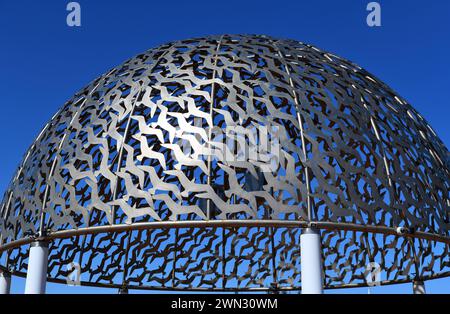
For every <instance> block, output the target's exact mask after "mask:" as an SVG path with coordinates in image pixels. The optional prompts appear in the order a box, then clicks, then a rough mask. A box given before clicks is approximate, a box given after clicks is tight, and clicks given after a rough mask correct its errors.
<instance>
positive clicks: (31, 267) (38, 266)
mask: <svg viewBox="0 0 450 314" xmlns="http://www.w3.org/2000/svg"><path fill="white" fill-rule="evenodd" d="M47 263H48V243H47V242H44V241H35V242H33V243H31V245H30V253H29V257H28V270H27V281H26V284H25V294H45V286H46V283H47Z"/></svg>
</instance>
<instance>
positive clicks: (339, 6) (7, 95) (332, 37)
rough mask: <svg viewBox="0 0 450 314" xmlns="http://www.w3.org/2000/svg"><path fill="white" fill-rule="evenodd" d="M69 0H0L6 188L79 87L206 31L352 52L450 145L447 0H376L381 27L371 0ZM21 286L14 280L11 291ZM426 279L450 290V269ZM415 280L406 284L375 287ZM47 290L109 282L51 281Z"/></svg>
mask: <svg viewBox="0 0 450 314" xmlns="http://www.w3.org/2000/svg"><path fill="white" fill-rule="evenodd" d="M69 2H70V1H67V0H46V1H35V0H34V1H31V0H30V1H23V0H0V95H1V98H0V103H1V109H2V114H1V115H0V141H1V144H2V147H3V148H2V154H0V165H1V170H0V193H1V194H3V191H4V190H5V189H6V186H7V184H8V182H9V180H10V178H11V176H12V175H13V172H14V170H15V169H16V167H17V166H18V163H19V161H20V160H21V158H22V155H23V154H24V153H25V150H26V149H27V147H28V146H29V145H30V144H31V142H32V141H33V139H34V138H35V137H36V136H37V134H38V133H39V131H40V130H41V128H42V127H43V126H44V124H45V123H46V122H47V121H48V120H49V119H50V118H51V116H52V115H53V114H54V113H55V112H56V110H57V109H58V108H59V107H60V106H61V105H62V104H63V103H64V102H65V101H66V100H68V99H69V98H70V97H71V96H72V95H73V94H74V93H75V92H76V91H77V90H79V89H80V88H82V87H83V86H84V85H86V84H87V83H89V82H90V81H91V80H93V79H94V78H96V77H98V76H99V75H101V74H103V73H104V72H106V71H107V70H108V69H110V68H111V67H113V66H116V65H118V64H120V63H121V62H123V61H125V60H126V59H128V58H130V57H131V56H134V55H136V54H138V53H140V52H142V51H144V50H146V49H148V48H151V47H154V46H156V45H159V44H162V43H164V42H167V41H171V40H176V39H184V38H189V37H195V36H203V35H208V34H221V33H255V34H267V35H271V36H275V37H282V38H292V39H296V40H299V41H303V42H306V43H310V44H313V45H316V46H318V47H319V48H321V49H324V50H327V51H330V52H333V53H335V54H337V55H340V56H342V57H345V58H347V59H350V60H352V61H354V62H356V63H357V64H359V65H360V66H362V67H364V68H366V69H367V70H368V71H369V72H371V73H373V74H374V75H376V76H377V77H379V78H380V79H381V80H383V81H384V82H386V83H387V84H388V85H390V86H391V87H392V88H393V89H394V90H396V91H397V92H398V93H399V94H400V95H402V96H403V97H404V98H405V99H407V100H408V101H409V102H410V103H411V104H412V105H413V106H414V107H415V108H416V109H417V110H418V111H419V112H420V113H422V115H423V116H424V117H425V118H426V119H427V120H428V121H429V122H430V124H431V125H432V126H433V128H434V129H435V130H436V132H437V134H438V135H439V136H440V137H441V139H442V140H443V141H444V143H445V144H446V146H447V147H449V146H450V132H449V127H448V124H449V117H450V98H449V83H450V58H449V56H450V51H449V50H450V36H449V31H450V1H448V0H427V1H422V0H395V1H392V0H391V1H386V0H385V1H378V2H379V3H380V4H381V7H382V26H381V27H378V28H370V27H368V26H367V24H366V16H367V13H368V12H367V11H366V5H367V3H368V2H370V1H368V0H336V1H331V0H329V1H324V0H314V1H310V0H308V1H303V0H292V1H282V0H276V1H275V0H272V1H262V0H259V1H243V0H239V1H235V0H231V1H230V0H227V1H212V0H208V1H174V0H172V1H144V0H142V1H137V0H127V1H107V0H95V1H93V0H89V1H88V0H80V1H78V2H79V3H80V4H81V9H82V12H81V14H82V15H81V23H82V26H81V27H78V28H71V27H68V26H67V25H66V15H67V11H66V5H67V3H69ZM23 287H24V281H23V280H21V279H20V280H15V281H14V284H13V292H17V293H21V292H22V291H23ZM427 288H428V291H429V292H434V293H438V292H444V293H450V279H442V280H437V281H435V282H429V283H428V284H427ZM410 290H411V287H410V284H407V285H399V286H389V287H382V288H376V289H374V290H373V291H372V292H373V293H381V292H385V293H409V292H410ZM48 292H50V293H52V292H60V293H71V292H74V293H79V292H86V293H90V292H100V293H101V292H111V291H110V290H106V291H103V290H101V289H100V291H99V290H98V289H93V288H70V287H66V286H61V285H54V284H50V285H49V286H48ZM112 292H115V291H112ZM343 292H345V291H343ZM348 292H358V293H367V289H356V290H349V291H348Z"/></svg>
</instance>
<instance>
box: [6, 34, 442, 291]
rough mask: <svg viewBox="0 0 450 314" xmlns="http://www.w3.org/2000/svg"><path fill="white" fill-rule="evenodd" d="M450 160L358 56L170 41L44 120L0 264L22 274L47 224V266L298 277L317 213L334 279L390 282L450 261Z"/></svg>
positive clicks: (20, 176)
mask: <svg viewBox="0 0 450 314" xmlns="http://www.w3.org/2000/svg"><path fill="white" fill-rule="evenodd" d="M213 127H214V129H213ZM261 128H263V129H265V130H266V131H267V132H266V134H265V135H264V136H265V138H261V136H260V137H257V138H256V139H254V138H253V139H252V136H251V134H253V133H252V132H253V131H252V130H255V129H258V130H261ZM238 129H243V130H246V131H248V130H250V131H248V132H249V133H247V135H249V134H250V135H249V136H247V137H246V136H244V137H243V140H242V138H241V140H242V141H243V142H242V141H241V142H240V141H239V138H238V137H233V135H232V134H234V133H233V132H234V131H236V130H238ZM266 142H267V143H271V144H269V146H270V145H272V144H273V143H276V151H275V153H274V151H272V152H269V149H267V147H268V146H267V145H266V144H267V143H266ZM230 143H231V144H233V143H234V144H233V145H231V146H230V145H229V144H230ZM239 143H244V144H246V145H249V146H250V149H249V150H250V154H249V156H247V155H245V154H244V157H242V154H241V153H242V152H245V149H244V146H246V145H241V144H239ZM251 144H253V146H252V145H251ZM270 147H272V146H270ZM227 149H228V150H227ZM253 149H256V152H257V153H258V154H257V156H258V158H253V157H252V156H253V155H251V152H252V150H253ZM225 152H228V157H229V156H230V152H231V156H232V158H227V157H226V156H225V155H226V154H225ZM253 152H254V151H253ZM233 156H234V157H236V158H233ZM449 169H450V163H449V158H448V150H447V148H446V147H445V145H444V144H443V143H442V142H441V140H440V139H439V138H438V137H437V135H436V134H435V132H434V131H433V130H432V128H431V127H430V126H429V124H428V123H427V122H426V121H425V119H424V118H423V117H422V116H421V115H420V114H419V113H418V112H417V111H416V110H414V108H412V107H411V106H410V105H409V104H408V103H407V102H406V101H405V100H404V99H403V98H401V97H400V96H399V95H397V94H396V93H395V92H394V91H392V90H391V89H390V88H389V87H388V86H386V85H385V84H384V83H382V82H380V81H379V80H378V79H377V78H375V77H374V76H373V75H371V74H369V73H368V72H366V71H365V70H364V69H362V68H360V67H359V66H357V65H355V64H353V63H351V62H349V61H347V60H345V59H342V58H340V57H337V56H335V55H333V54H331V53H327V52H324V51H321V50H319V49H317V48H315V47H313V46H310V45H306V44H303V43H300V42H297V41H293V40H279V39H274V38H270V37H267V36H247V35H223V36H209V37H205V38H195V39H188V40H182V41H177V42H172V43H168V44H165V45H162V46H159V47H157V48H154V49H150V50H148V51H146V52H144V53H142V54H140V55H138V56H136V57H134V58H132V59H130V60H128V61H126V62H125V63H123V64H122V65H120V66H118V67H116V68H114V69H112V70H111V71H109V72H108V73H106V74H105V75H103V76H101V77H100V78H98V79H96V80H95V81H94V82H92V83H91V84H89V85H88V86H87V87H85V88H84V89H82V90H81V91H79V92H78V93H77V94H76V95H75V96H74V97H73V98H72V99H71V100H69V101H68V102H67V103H66V104H65V105H64V106H63V107H62V108H61V109H60V110H59V111H58V112H57V113H56V114H55V116H54V117H53V118H52V119H51V120H50V122H49V123H48V124H47V125H46V126H45V127H44V129H43V130H42V132H41V133H40V134H39V136H38V137H37V138H36V140H35V142H34V143H33V144H32V145H31V147H30V149H29V150H28V151H27V153H26V155H25V157H24V159H23V161H22V163H21V165H20V167H19V169H18V170H17V173H16V175H15V176H14V178H13V179H12V182H11V184H10V187H9V189H8V190H7V191H6V193H5V196H4V199H3V202H2V204H1V221H0V226H1V251H3V252H4V253H3V255H2V263H3V264H2V267H3V268H9V269H11V271H12V273H13V274H16V275H21V276H23V275H24V274H25V272H26V268H27V263H28V246H26V245H25V244H29V243H31V242H32V241H34V240H35V239H41V240H46V241H49V243H50V244H49V245H50V248H49V251H50V255H49V264H48V265H49V268H48V279H49V280H50V281H55V282H64V280H65V277H66V275H67V273H68V270H67V268H66V267H67V265H68V264H70V263H72V262H77V263H79V264H80V265H81V269H82V273H83V277H82V279H83V284H86V285H94V286H109V287H128V288H136V289H192V290H195V289H198V290H201V289H205V290H269V289H278V290H289V289H294V290H296V289H301V279H300V250H299V242H300V234H301V230H302V229H303V228H306V227H315V228H317V229H319V230H320V233H321V239H322V256H323V272H324V279H325V281H324V284H325V287H326V288H336V287H350V286H364V285H366V281H365V279H364V272H365V269H366V265H367V264H369V263H370V262H377V263H379V264H380V265H381V267H382V269H383V270H384V272H385V275H384V279H383V282H382V284H388V283H398V282H406V281H411V280H413V279H418V278H419V279H421V280H425V279H430V278H437V277H442V276H448V275H450V259H449V243H450V233H449V227H450V221H449V216H450V200H449V185H450V180H449V177H450V176H449V173H450V172H449Z"/></svg>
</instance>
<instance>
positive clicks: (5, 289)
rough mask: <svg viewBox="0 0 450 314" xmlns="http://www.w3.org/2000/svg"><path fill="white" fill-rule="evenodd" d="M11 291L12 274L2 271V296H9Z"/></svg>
mask: <svg viewBox="0 0 450 314" xmlns="http://www.w3.org/2000/svg"><path fill="white" fill-rule="evenodd" d="M10 291H11V274H10V273H8V272H5V271H3V270H0V294H9V293H10Z"/></svg>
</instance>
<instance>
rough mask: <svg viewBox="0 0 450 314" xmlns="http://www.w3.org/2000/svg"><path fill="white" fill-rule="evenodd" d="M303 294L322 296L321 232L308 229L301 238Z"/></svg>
mask: <svg viewBox="0 0 450 314" xmlns="http://www.w3.org/2000/svg"><path fill="white" fill-rule="evenodd" d="M300 258H301V277H302V294H322V292H323V278H322V251H321V241H320V232H319V231H318V230H317V229H314V228H307V229H305V230H304V231H303V233H302V235H301V236H300Z"/></svg>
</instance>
